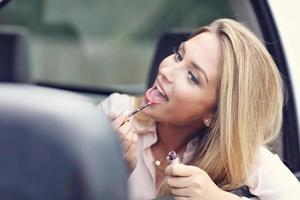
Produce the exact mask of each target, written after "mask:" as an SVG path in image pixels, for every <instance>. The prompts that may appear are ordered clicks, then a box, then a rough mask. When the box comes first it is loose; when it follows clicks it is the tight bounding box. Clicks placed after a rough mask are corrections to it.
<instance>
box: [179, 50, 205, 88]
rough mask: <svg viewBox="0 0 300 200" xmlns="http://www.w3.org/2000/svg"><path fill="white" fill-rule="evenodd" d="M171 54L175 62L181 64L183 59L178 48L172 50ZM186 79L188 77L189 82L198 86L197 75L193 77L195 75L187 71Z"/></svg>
mask: <svg viewBox="0 0 300 200" xmlns="http://www.w3.org/2000/svg"><path fill="white" fill-rule="evenodd" d="M173 53H174V56H175V61H176V62H181V61H182V60H183V57H182V55H181V54H180V53H179V50H178V48H174V49H173ZM188 77H189V80H190V81H192V82H193V83H194V84H196V85H198V84H199V80H198V77H197V75H195V73H194V72H193V71H190V70H188Z"/></svg>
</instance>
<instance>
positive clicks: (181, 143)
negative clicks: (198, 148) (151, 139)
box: [157, 123, 199, 152]
mask: <svg viewBox="0 0 300 200" xmlns="http://www.w3.org/2000/svg"><path fill="white" fill-rule="evenodd" d="M197 130H199V128H192V127H191V126H174V125H171V124H164V123H158V124H157V136H158V142H157V146H160V148H161V149H163V150H164V151H165V152H170V151H176V152H181V151H182V150H184V149H185V146H186V144H187V143H188V142H189V141H190V140H191V139H193V138H194V137H195V136H196V134H197Z"/></svg>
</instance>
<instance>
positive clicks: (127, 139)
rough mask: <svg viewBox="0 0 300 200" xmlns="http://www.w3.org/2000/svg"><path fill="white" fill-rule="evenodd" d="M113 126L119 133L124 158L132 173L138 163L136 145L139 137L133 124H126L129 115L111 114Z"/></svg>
mask: <svg viewBox="0 0 300 200" xmlns="http://www.w3.org/2000/svg"><path fill="white" fill-rule="evenodd" d="M110 119H111V124H112V126H113V128H114V129H115V130H116V131H117V133H118V137H119V139H120V142H121V146H122V150H123V157H124V159H125V160H126V161H127V162H128V165H129V167H130V172H132V171H133V170H134V169H135V167H136V163H137V159H136V154H135V153H136V145H137V135H136V134H135V133H134V132H133V131H132V126H131V123H124V122H126V121H127V120H128V115H127V114H126V113H125V114H119V115H118V114H110Z"/></svg>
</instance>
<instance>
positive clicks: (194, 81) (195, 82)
mask: <svg viewBox="0 0 300 200" xmlns="http://www.w3.org/2000/svg"><path fill="white" fill-rule="evenodd" d="M188 76H189V79H190V80H191V81H192V82H193V83H194V84H196V85H198V84H199V80H198V77H197V75H195V74H194V73H193V72H192V71H188Z"/></svg>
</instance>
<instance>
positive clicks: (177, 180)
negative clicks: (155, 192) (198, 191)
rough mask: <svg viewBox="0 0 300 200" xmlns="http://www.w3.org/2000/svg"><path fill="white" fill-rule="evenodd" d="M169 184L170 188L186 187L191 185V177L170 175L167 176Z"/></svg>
mask: <svg viewBox="0 0 300 200" xmlns="http://www.w3.org/2000/svg"><path fill="white" fill-rule="evenodd" d="M167 184H168V186H169V187H170V188H186V187H190V186H191V180H190V177H176V176H170V177H168V178H167Z"/></svg>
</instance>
